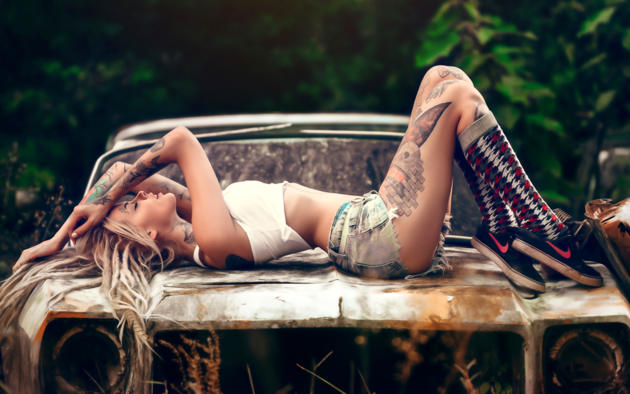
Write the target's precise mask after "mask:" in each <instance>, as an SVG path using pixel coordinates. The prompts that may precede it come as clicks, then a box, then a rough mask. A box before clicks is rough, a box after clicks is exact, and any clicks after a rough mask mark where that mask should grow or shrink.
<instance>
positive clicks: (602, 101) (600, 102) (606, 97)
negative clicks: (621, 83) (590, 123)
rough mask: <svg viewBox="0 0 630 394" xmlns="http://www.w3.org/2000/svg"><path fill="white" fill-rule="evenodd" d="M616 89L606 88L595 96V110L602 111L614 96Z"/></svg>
mask: <svg viewBox="0 0 630 394" xmlns="http://www.w3.org/2000/svg"><path fill="white" fill-rule="evenodd" d="M615 93H617V91H616V90H607V91H605V92H604V93H602V94H600V95H599V97H597V101H596V102H595V111H597V112H602V111H603V110H605V109H606V108H607V107H608V106H609V105H610V103H611V101H612V100H613V98H614V97H615Z"/></svg>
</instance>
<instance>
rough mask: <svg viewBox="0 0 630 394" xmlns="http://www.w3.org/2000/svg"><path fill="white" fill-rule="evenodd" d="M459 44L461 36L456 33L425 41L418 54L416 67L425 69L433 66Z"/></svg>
mask: <svg viewBox="0 0 630 394" xmlns="http://www.w3.org/2000/svg"><path fill="white" fill-rule="evenodd" d="M458 43H459V35H458V34H457V33H455V32H454V31H448V32H447V33H446V34H444V35H443V36H441V37H438V38H431V39H427V40H425V41H423V42H422V45H420V48H419V49H418V51H417V52H416V57H415V59H416V66H417V67H425V66H428V65H431V64H433V63H434V62H435V61H436V60H437V59H438V58H440V57H443V56H446V55H448V54H449V53H450V52H451V50H452V49H453V48H454V47H455V45H457V44H458Z"/></svg>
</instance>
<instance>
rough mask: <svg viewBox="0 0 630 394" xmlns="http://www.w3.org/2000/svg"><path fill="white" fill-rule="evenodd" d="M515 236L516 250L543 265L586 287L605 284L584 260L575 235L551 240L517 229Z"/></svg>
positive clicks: (513, 243)
mask: <svg viewBox="0 0 630 394" xmlns="http://www.w3.org/2000/svg"><path fill="white" fill-rule="evenodd" d="M514 235H515V238H514V241H513V242H512V245H513V246H514V249H516V250H518V251H520V252H521V253H524V254H526V255H528V256H530V257H531V258H533V259H535V260H538V261H539V262H540V263H541V264H545V265H546V266H548V267H550V268H552V269H554V270H555V271H558V272H559V273H561V274H562V275H564V276H566V277H568V278H571V279H573V280H574V281H576V282H578V283H581V284H583V285H586V286H592V287H599V286H602V285H603V284H604V280H603V279H602V276H601V275H600V273H599V272H597V271H596V270H595V269H593V268H591V267H590V266H588V265H587V264H586V263H585V262H584V260H583V259H582V255H581V253H580V251H579V249H578V247H577V244H576V243H575V239H574V237H573V235H571V234H567V235H565V236H561V237H559V238H557V239H554V240H549V239H545V238H543V237H541V236H539V235H536V234H535V233H532V232H531V231H527V230H525V229H522V228H518V229H515V233H514Z"/></svg>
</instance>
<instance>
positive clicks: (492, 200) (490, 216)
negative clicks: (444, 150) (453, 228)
mask: <svg viewBox="0 0 630 394" xmlns="http://www.w3.org/2000/svg"><path fill="white" fill-rule="evenodd" d="M455 161H456V162H457V164H458V165H459V168H460V169H461V170H462V172H463V173H464V177H465V178H466V181H467V182H468V187H470V190H471V191H472V193H473V197H474V198H475V202H476V203H477V206H478V207H479V211H480V212H481V221H482V223H483V224H485V225H486V226H487V227H488V230H489V231H491V232H493V233H502V232H503V231H505V229H506V228H507V227H518V222H517V221H516V218H515V217H514V215H513V214H512V211H511V210H510V208H509V207H508V206H507V205H506V204H505V202H504V201H503V199H502V198H501V197H500V196H499V195H498V194H497V193H496V192H495V191H494V190H493V189H492V188H491V187H490V186H488V185H487V184H486V183H485V182H484V181H483V179H481V178H480V177H478V176H477V174H475V171H473V169H472V168H471V167H470V164H468V162H467V161H466V158H465V157H464V154H463V153H462V152H461V150H459V149H458V148H457V147H456V148H455Z"/></svg>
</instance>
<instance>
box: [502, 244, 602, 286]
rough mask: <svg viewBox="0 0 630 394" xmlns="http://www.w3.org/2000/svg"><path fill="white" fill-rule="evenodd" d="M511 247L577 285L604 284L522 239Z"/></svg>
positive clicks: (600, 280)
mask: <svg viewBox="0 0 630 394" xmlns="http://www.w3.org/2000/svg"><path fill="white" fill-rule="evenodd" d="M512 246H513V247H514V249H516V250H518V251H519V252H521V253H524V254H526V255H528V256H529V257H531V258H533V259H535V260H538V261H539V262H540V263H541V264H544V265H546V266H548V267H549V268H552V269H553V270H555V271H558V272H559V273H561V274H562V275H564V276H566V277H567V278H571V279H573V280H574V281H576V282H578V283H581V284H583V285H586V286H592V287H600V286H602V285H603V284H604V281H603V280H602V279H601V278H593V277H591V276H586V275H582V274H581V273H579V272H578V271H576V270H575V269H573V268H572V267H570V266H568V265H566V264H564V263H563V262H562V261H559V260H556V259H554V258H553V257H551V256H549V255H548V254H547V253H545V252H543V251H542V250H540V249H538V248H537V247H535V246H532V245H530V244H528V243H527V242H525V241H523V240H522V239H518V238H516V239H515V240H514V241H513V242H512Z"/></svg>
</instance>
